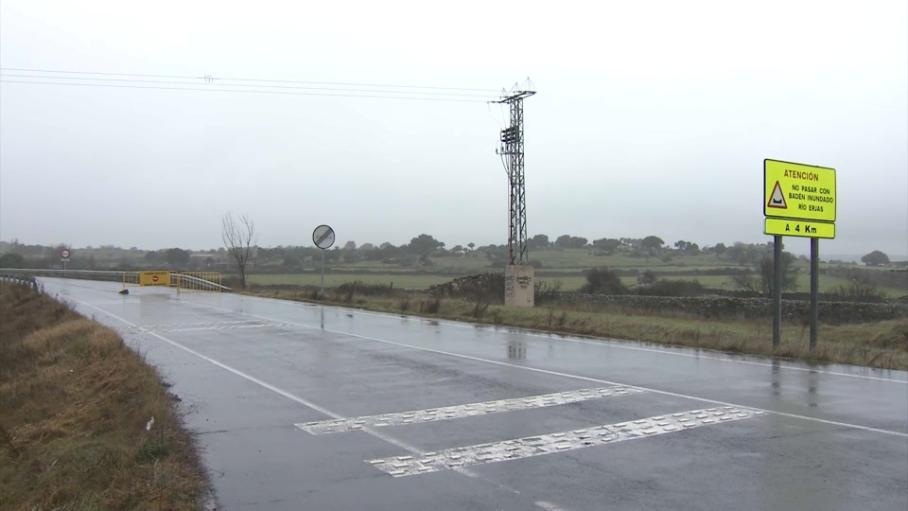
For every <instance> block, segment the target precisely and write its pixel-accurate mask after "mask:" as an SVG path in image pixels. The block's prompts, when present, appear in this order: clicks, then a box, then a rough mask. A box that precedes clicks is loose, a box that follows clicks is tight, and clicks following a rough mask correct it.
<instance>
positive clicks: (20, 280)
mask: <svg viewBox="0 0 908 511" xmlns="http://www.w3.org/2000/svg"><path fill="white" fill-rule="evenodd" d="M0 282H10V283H13V284H20V285H23V286H29V287H31V288H32V290H34V291H38V281H37V280H36V279H35V277H23V276H21V275H8V274H0Z"/></svg>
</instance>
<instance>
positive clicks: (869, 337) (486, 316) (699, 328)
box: [255, 289, 908, 370]
mask: <svg viewBox="0 0 908 511" xmlns="http://www.w3.org/2000/svg"><path fill="white" fill-rule="evenodd" d="M255 294H259V295H261V296H269V297H274V298H282V299H290V300H301V301H314V300H313V294H312V293H311V292H310V291H306V290H300V291H294V290H287V289H282V290H269V291H259V292H256V293H255ZM326 294H327V297H326V298H327V299H326V300H325V302H326V303H332V304H338V305H345V306H353V307H359V308H364V309H370V310H377V311H384V312H393V313H406V314H415V315H420V316H428V317H438V318H447V319H458V320H465V321H472V322H479V323H489V324H496V325H510V326H518V327H524V328H530V329H536V330H543V331H548V332H560V333H572V334H581V335H588V336H593V337H610V338H614V339H626V340H635V341H643V342H650V343H658V344H664V345H673V346H689V347H695V348H706V349H715V350H721V351H727V352H737V353H751V354H759V355H770V356H778V357H786V358H797V359H801V360H805V361H807V362H811V363H842V364H855V365H864V366H870V367H878V368H884V369H903V370H904V369H908V319H897V320H890V321H877V322H869V323H857V324H845V325H822V324H821V325H820V330H819V342H818V346H817V350H816V352H814V353H811V352H810V350H809V332H808V330H807V328H806V325H804V324H803V323H801V322H786V323H785V324H784V325H783V331H782V332H783V335H782V343H781V345H780V346H779V348H778V349H776V350H773V348H772V330H771V321H770V320H769V319H767V320H765V321H761V320H740V319H729V320H717V319H705V318H702V317H697V316H692V315H684V314H671V313H665V314H653V313H643V312H639V311H633V310H627V309H616V308H607V307H589V308H584V307H582V306H575V307H567V306H558V307H546V306H540V307H536V308H533V309H518V308H511V307H505V306H503V305H490V304H475V303H469V302H466V301H463V300H455V299H444V300H440V301H439V300H436V299H435V298H431V297H429V296H427V295H425V294H422V293H414V292H409V293H401V294H400V295H398V296H388V297H375V296H353V297H350V296H347V295H335V294H332V293H331V292H330V290H329V291H328V292H327V293H326Z"/></svg>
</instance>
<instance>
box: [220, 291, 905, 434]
mask: <svg viewBox="0 0 908 511" xmlns="http://www.w3.org/2000/svg"><path fill="white" fill-rule="evenodd" d="M206 305H207V304H206ZM207 306H208V307H212V308H215V309H221V310H228V309H223V308H221V307H215V306H212V305H207ZM230 312H232V313H234V314H245V315H247V316H250V317H253V318H259V319H264V320H268V321H280V320H277V319H274V318H269V317H267V316H261V315H258V314H252V313H249V312H243V311H235V310H230ZM282 322H283V323H284V324H287V325H295V326H300V327H303V328H307V329H310V330H321V331H324V332H328V333H332V334H338V335H346V336H348V337H356V338H359V339H365V340H368V341H375V342H380V343H383V344H388V345H391V346H399V347H402V348H409V349H413V350H417V351H425V352H428V353H437V354H439V355H446V356H449V357H456V358H462V359H464V360H473V361H475V362H483V363H486V364H492V365H497V366H502V367H510V368H514V369H522V370H524V371H532V372H536V373H541V374H550V375H553V376H563V377H565V378H573V379H576V380H582V381H588V382H593V383H596V384H604V385H623V386H626V387H629V388H635V389H639V390H642V391H646V392H652V393H655V394H661V395H664V396H672V397H680V398H684V399H691V400H693V401H700V402H702V403H709V404H712V405H719V406H732V407H737V408H749V409H751V410H755V411H760V412H764V413H768V414H772V415H777V416H780V417H788V418H791V419H799V420H804V421H810V422H817V423H820V424H827V425H830V426H840V427H845V428H852V429H859V430H861V431H869V432H872V433H881V434H884V435H892V436H897V437H902V438H908V433H902V432H901V431H892V430H888V429H881V428H874V427H871V426H863V425H861V424H852V423H849V422H841V421H834V420H830V419H821V418H819V417H810V416H808V415H800V414H797V413H788V412H780V411H778V410H768V409H764V408H758V407H754V406H747V405H742V404H738V403H730V402H728V401H720V400H718V399H710V398H705V397H700V396H693V395H690V394H682V393H680V392H672V391H669V390H661V389H656V388H652V387H643V386H640V385H629V384H626V383H621V382H615V381H610V380H603V379H601V378H592V377H590V376H582V375H579V374H571V373H565V372H562V371H552V370H549V369H541V368H538V367H532V366H526V365H519V364H512V363H510V362H503V361H501V360H492V359H488V358H482V357H475V356H473V355H464V354H462V353H454V352H450V351H444V350H438V349H434V348H426V347H424V346H417V345H414V344H407V343H404V342H398V341H390V340H388V339H380V338H378V337H370V336H367V335H361V334H354V333H351V332H341V331H339V330H330V329H327V328H324V329H323V328H321V327H318V326H314V325H306V324H304V323H298V322H296V321H289V320H286V321H282Z"/></svg>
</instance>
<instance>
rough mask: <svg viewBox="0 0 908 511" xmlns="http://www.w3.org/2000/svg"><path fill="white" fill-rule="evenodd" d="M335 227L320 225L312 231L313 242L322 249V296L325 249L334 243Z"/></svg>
mask: <svg viewBox="0 0 908 511" xmlns="http://www.w3.org/2000/svg"><path fill="white" fill-rule="evenodd" d="M334 238H335V235H334V229H332V228H331V226H330V225H324V224H322V225H320V226H318V227H316V228H315V230H313V231H312V243H315V246H316V247H318V248H320V249H321V251H322V278H321V286H320V287H319V291H318V296H319V298H322V297H323V296H324V294H325V250H327V249H329V248H331V245H334Z"/></svg>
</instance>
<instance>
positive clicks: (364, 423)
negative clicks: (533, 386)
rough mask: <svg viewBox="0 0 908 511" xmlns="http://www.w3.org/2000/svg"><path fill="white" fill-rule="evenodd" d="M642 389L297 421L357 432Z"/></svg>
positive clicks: (319, 429) (316, 431)
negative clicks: (347, 417) (364, 429)
mask: <svg viewBox="0 0 908 511" xmlns="http://www.w3.org/2000/svg"><path fill="white" fill-rule="evenodd" d="M639 392H642V391H641V390H639V389H632V388H628V387H625V386H621V385H612V386H609V387H599V388H594V389H581V390H571V391H567V392H555V393H552V394H542V395H538V396H527V397H518V398H513V399H498V400H495V401H485V402H482V403H468V404H463V405H454V406H443V407H440V408H429V409H426V410H411V411H407V412H394V413H384V414H381V415H367V416H362V417H354V418H351V419H334V420H324V421H313V422H306V423H299V424H294V426H296V427H298V428H299V429H301V430H303V431H305V432H307V433H310V434H313V435H323V434H327V433H342V432H346V431H358V430H361V429H363V428H380V427H389V426H404V425H408V424H419V423H422V422H436V421H444V420H454V419H461V418H464V417H475V416H478V415H487V414H491V413H501V412H513V411H517V410H530V409H534V408H544V407H547V406H558V405H565V404H569V403H579V402H582V401H589V400H592V399H601V398H605V397H611V396H622V395H627V394H636V393H639Z"/></svg>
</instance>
